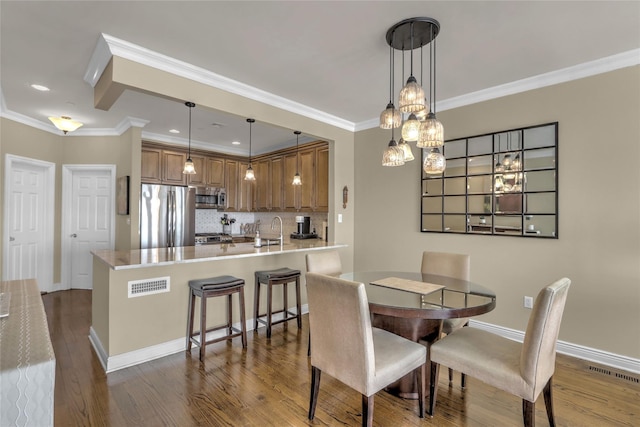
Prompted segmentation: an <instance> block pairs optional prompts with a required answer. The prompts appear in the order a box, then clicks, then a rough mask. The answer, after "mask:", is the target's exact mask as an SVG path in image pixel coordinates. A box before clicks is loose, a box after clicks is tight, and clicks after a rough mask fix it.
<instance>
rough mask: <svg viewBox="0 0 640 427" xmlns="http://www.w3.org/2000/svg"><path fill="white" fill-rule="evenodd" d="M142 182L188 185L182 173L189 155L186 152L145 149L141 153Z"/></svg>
mask: <svg viewBox="0 0 640 427" xmlns="http://www.w3.org/2000/svg"><path fill="white" fill-rule="evenodd" d="M141 154H142V155H141V162H142V164H141V168H140V169H141V171H140V172H141V173H140V180H141V181H142V182H145V183H151V184H168V185H187V177H186V175H184V174H183V173H182V170H183V169H184V162H185V161H186V160H187V155H186V153H184V152H180V151H173V150H163V149H161V148H149V147H144V148H143V149H142V153H141Z"/></svg>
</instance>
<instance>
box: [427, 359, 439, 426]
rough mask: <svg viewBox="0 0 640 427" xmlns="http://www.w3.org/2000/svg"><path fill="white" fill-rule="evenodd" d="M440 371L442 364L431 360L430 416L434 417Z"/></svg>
mask: <svg viewBox="0 0 640 427" xmlns="http://www.w3.org/2000/svg"><path fill="white" fill-rule="evenodd" d="M439 373H440V365H439V364H437V363H436V362H431V375H430V376H429V416H430V417H432V418H433V413H434V410H435V406H436V397H437V396H436V394H437V392H438V374H439Z"/></svg>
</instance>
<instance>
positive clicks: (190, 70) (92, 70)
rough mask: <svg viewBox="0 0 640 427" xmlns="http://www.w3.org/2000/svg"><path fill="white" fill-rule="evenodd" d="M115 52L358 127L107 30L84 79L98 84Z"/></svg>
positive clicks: (282, 106)
mask: <svg viewBox="0 0 640 427" xmlns="http://www.w3.org/2000/svg"><path fill="white" fill-rule="evenodd" d="M112 56H119V57H121V58H124V59H127V60H130V61H133V62H137V63H139V64H142V65H146V66H148V67H151V68H155V69H158V70H162V71H165V72H168V73H171V74H174V75H177V76H180V77H184V78H186V79H189V80H193V81H196V82H198V83H201V84H204V85H207V86H211V87H215V88H216V89H220V90H224V91H226V92H229V93H233V94H236V95H240V96H243V97H245V98H248V99H252V100H254V101H258V102H262V103H264V104H267V105H271V106H273V107H277V108H280V109H282V110H285V111H289V112H292V113H296V114H299V115H302V116H305V117H308V118H310V119H314V120H318V121H320V122H323V123H326V124H329V125H332V126H335V127H338V128H340V129H345V130H348V131H352V132H353V131H354V129H355V125H354V123H353V122H350V121H348V120H344V119H341V118H340V117H337V116H334V115H332V114H329V113H326V112H324V111H320V110H317V109H315V108H311V107H309V106H306V105H303V104H300V103H298V102H295V101H291V100H289V99H286V98H284V97H281V96H278V95H275V94H272V93H270V92H267V91H264V90H262V89H259V88H256V87H253V86H250V85H247V84H244V83H241V82H238V81H236V80H233V79H230V78H228V77H224V76H222V75H220V74H216V73H213V72H211V71H209V70H205V69H204V68H201V67H197V66H195V65H192V64H189V63H187V62H184V61H180V60H178V59H175V58H171V57H169V56H167V55H163V54H161V53H158V52H155V51H152V50H150V49H147V48H144V47H142V46H138V45H136V44H133V43H130V42H128V41H126V40H121V39H118V38H116V37H113V36H110V35H108V34H104V33H102V34H101V36H100V38H99V40H98V42H97V44H96V48H95V50H94V52H93V55H92V56H91V60H90V62H89V66H88V67H87V70H86V72H85V75H84V79H85V81H86V82H87V83H89V84H90V85H91V86H95V84H96V83H97V81H98V80H99V79H100V77H101V76H102V73H103V72H104V69H105V68H106V66H107V64H108V63H109V61H110V60H111V57H112Z"/></svg>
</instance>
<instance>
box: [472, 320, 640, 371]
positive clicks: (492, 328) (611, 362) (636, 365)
mask: <svg viewBox="0 0 640 427" xmlns="http://www.w3.org/2000/svg"><path fill="white" fill-rule="evenodd" d="M469 326H471V327H474V328H478V329H484V330H485V331H489V332H492V333H494V334H496V335H500V336H503V337H505V338H509V339H511V340H514V341H519V342H522V341H523V340H524V332H523V331H518V330H515V329H509V328H505V327H502V326H497V325H492V324H490V323H485V322H479V321H477V320H473V319H470V320H469ZM556 350H557V351H558V353H561V354H566V355H567V356H572V357H575V358H578V359H582V360H588V361H591V362H595V363H599V364H601V365H606V366H609V367H612V368H616V369H621V370H623V371H628V372H633V373H636V374H640V359H634V358H631V357H627V356H621V355H619V354H614V353H609V352H607V351H603V350H598V349H595V348H590V347H585V346H581V345H578V344H572V343H568V342H566V341H560V340H558V344H557V346H556Z"/></svg>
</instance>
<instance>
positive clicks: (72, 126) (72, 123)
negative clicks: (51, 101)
mask: <svg viewBox="0 0 640 427" xmlns="http://www.w3.org/2000/svg"><path fill="white" fill-rule="evenodd" d="M49 120H51V122H52V123H53V124H54V125H55V127H57V128H58V129H60V130H61V131H62V132H64V134H65V135H66V134H67V132H73V131H74V130H76V129H78V128H79V127H80V126H82V123H80V122H79V121H76V120H73V119H72V118H71V117H69V116H60V117H49Z"/></svg>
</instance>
